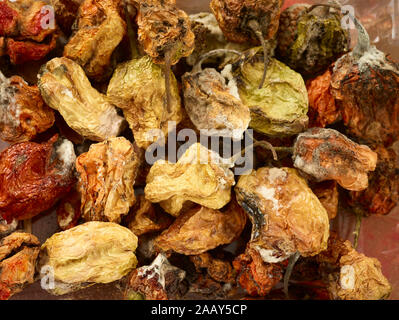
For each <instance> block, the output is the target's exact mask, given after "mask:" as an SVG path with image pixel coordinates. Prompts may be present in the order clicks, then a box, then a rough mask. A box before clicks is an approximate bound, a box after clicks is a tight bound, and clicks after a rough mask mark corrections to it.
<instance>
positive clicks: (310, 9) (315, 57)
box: [277, 4, 349, 76]
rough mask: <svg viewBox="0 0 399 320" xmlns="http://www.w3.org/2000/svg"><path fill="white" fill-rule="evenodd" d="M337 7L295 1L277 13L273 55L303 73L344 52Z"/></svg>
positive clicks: (308, 73) (345, 35)
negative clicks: (276, 30) (277, 24)
mask: <svg viewBox="0 0 399 320" xmlns="http://www.w3.org/2000/svg"><path fill="white" fill-rule="evenodd" d="M341 20H342V14H341V11H340V9H339V8H334V7H332V6H331V5H323V4H315V5H308V4H295V5H292V6H290V7H288V8H287V9H285V10H284V11H283V12H282V13H281V15H280V26H279V31H278V35H277V38H278V46H277V55H278V57H279V58H280V59H281V61H283V62H284V63H285V64H287V65H288V66H289V67H290V68H292V69H294V70H295V71H297V72H299V73H301V74H302V75H304V76H314V75H316V74H317V73H319V72H323V71H324V70H325V69H326V68H327V67H328V66H329V65H330V64H331V63H332V62H334V61H335V60H336V59H337V58H339V57H340V56H341V55H343V54H345V53H346V52H348V49H349V48H348V44H349V41H348V39H349V35H348V31H347V30H345V29H344V28H343V27H342V25H341Z"/></svg>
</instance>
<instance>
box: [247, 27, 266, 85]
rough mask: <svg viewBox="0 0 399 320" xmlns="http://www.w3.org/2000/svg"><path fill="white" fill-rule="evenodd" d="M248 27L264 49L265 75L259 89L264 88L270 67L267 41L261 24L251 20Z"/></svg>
mask: <svg viewBox="0 0 399 320" xmlns="http://www.w3.org/2000/svg"><path fill="white" fill-rule="evenodd" d="M248 27H250V28H251V29H252V31H253V32H254V33H255V35H256V36H257V38H258V39H259V41H260V43H261V45H262V49H263V64H264V66H263V75H262V80H261V81H260V84H259V89H261V88H262V87H263V84H264V83H265V80H266V72H267V67H268V65H269V58H268V57H267V47H266V41H265V38H264V37H263V33H262V30H261V29H260V26H259V23H258V21H256V20H251V21H249V22H248Z"/></svg>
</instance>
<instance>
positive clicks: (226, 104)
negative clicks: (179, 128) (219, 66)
mask: <svg viewBox="0 0 399 320" xmlns="http://www.w3.org/2000/svg"><path fill="white" fill-rule="evenodd" d="M217 52H218V51H211V52H209V53H208V54H206V56H209V55H210V54H211V53H217ZM237 53H238V54H239V52H237ZM202 61H203V59H200V61H199V63H198V64H197V65H196V66H194V68H193V71H192V72H187V73H185V74H184V76H183V77H182V83H183V91H184V106H185V109H186V111H187V114H188V116H189V117H190V120H191V121H192V122H193V124H194V125H195V126H196V128H197V129H198V130H204V132H205V134H208V135H220V136H227V137H231V138H233V139H237V140H241V139H242V136H243V133H244V131H245V130H246V129H247V128H248V125H249V121H250V119H251V118H250V113H249V109H248V107H247V106H246V105H244V104H243V103H242V102H241V100H240V96H239V95H238V88H237V83H236V81H235V79H234V77H233V75H232V73H231V70H232V66H231V65H227V66H226V67H225V68H224V69H223V71H222V72H221V73H219V72H218V71H217V70H216V69H213V68H206V69H204V70H202V68H201V63H202ZM226 79H227V80H228V81H227V83H226Z"/></svg>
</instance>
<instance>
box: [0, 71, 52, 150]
mask: <svg viewBox="0 0 399 320" xmlns="http://www.w3.org/2000/svg"><path fill="white" fill-rule="evenodd" d="M54 121H55V117H54V112H53V110H52V109H51V108H49V107H48V106H47V105H46V104H45V103H44V101H43V99H42V97H41V96H40V92H39V89H38V88H37V87H36V86H29V85H28V84H27V83H26V82H25V81H24V80H23V79H22V78H21V77H18V76H13V77H11V78H9V79H7V78H6V77H4V75H3V74H2V73H1V72H0V138H1V139H2V140H4V141H7V142H12V143H15V142H23V141H29V140H32V139H33V138H34V137H35V136H36V135H37V134H39V133H41V132H44V131H46V130H47V129H49V128H50V127H51V126H52V125H53V123H54Z"/></svg>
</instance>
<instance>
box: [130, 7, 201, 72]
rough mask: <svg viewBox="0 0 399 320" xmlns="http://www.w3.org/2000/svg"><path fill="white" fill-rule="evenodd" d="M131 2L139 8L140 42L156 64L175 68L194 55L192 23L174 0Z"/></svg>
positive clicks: (137, 19)
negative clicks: (179, 62)
mask: <svg viewBox="0 0 399 320" xmlns="http://www.w3.org/2000/svg"><path fill="white" fill-rule="evenodd" d="M132 2H133V5H134V6H135V7H136V8H137V16H136V22H137V26H138V31H137V33H138V40H139V42H140V44H141V45H142V46H143V48H144V51H145V52H146V53H147V54H148V55H149V56H150V57H151V58H152V59H153V61H154V63H157V64H165V63H167V64H168V63H170V65H174V64H176V63H177V62H178V61H179V60H180V58H182V57H187V56H188V55H190V54H191V53H192V51H193V50H194V34H193V32H192V31H191V23H190V19H189V18H188V16H187V14H186V13H185V12H184V11H183V10H180V9H178V8H177V7H176V3H175V1H174V0H166V1H160V0H144V1H143V0H140V1H137V0H132ZM168 59H169V62H167V60H168Z"/></svg>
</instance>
